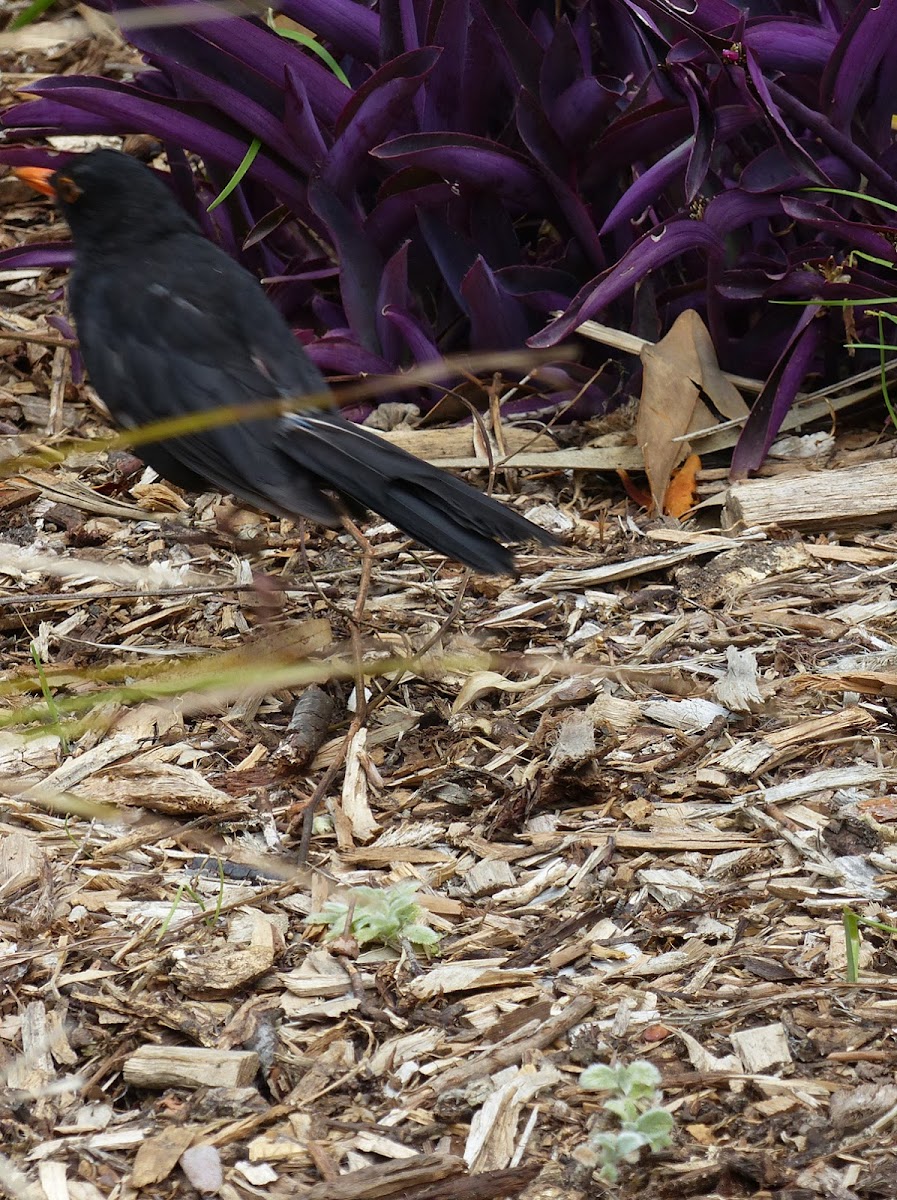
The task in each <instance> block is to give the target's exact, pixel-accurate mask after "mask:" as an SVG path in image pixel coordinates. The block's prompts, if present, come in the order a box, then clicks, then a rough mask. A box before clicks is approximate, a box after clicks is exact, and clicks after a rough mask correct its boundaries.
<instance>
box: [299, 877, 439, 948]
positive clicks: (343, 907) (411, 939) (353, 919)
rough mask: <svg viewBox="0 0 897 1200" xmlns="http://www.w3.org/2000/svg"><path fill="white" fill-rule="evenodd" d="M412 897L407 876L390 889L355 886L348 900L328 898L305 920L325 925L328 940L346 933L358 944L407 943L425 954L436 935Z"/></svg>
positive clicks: (414, 887)
mask: <svg viewBox="0 0 897 1200" xmlns="http://www.w3.org/2000/svg"><path fill="white" fill-rule="evenodd" d="M416 897H417V885H416V884H415V883H414V881H413V880H410V879H409V880H405V881H403V882H402V883H397V884H395V885H394V886H393V887H390V888H372V887H357V888H353V889H352V891H351V893H350V896H349V900H348V901H346V900H328V901H327V903H326V904H325V905H324V907H323V908H322V909H321V911H320V912H318V913H312V914H311V916H309V917H306V923H307V924H309V925H328V926H329V927H330V928H329V929H328V930H327V933H326V934H325V937H324V940H325V941H328V942H332V941H334V940H335V939H336V938H339V937H344V936H346V935H347V934H348V935H350V936H351V937H353V938H354V939H355V941H356V942H358V944H359V946H365V945H367V944H368V943H370V942H380V943H381V944H382V945H384V946H392V947H394V948H398V947H400V946H401V945H402V944H403V943H406V942H408V943H410V944H411V945H412V946H418V947H421V948H422V949H423V950H425V951H426V952H427V953H429V950H430V948H431V947H432V946H435V944H436V943H437V942H438V941H439V934H438V933H436V931H435V930H434V929H430V927H429V926H428V925H426V924H425V923H424V913H423V910H422V909H421V907H420V905H419V904H418V903H417V899H416Z"/></svg>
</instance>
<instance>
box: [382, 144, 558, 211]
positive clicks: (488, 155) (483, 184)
mask: <svg viewBox="0 0 897 1200" xmlns="http://www.w3.org/2000/svg"><path fill="white" fill-rule="evenodd" d="M371 154H372V155H373V156H374V158H379V159H383V160H384V161H385V162H392V163H397V164H402V165H405V166H417V167H428V168H429V169H430V170H431V171H436V172H437V173H438V174H440V175H443V176H445V177H446V178H447V179H449V180H452V179H455V180H458V181H459V182H460V183H463V184H466V185H468V186H470V187H473V188H478V189H479V188H482V189H485V190H489V189H491V190H493V191H495V192H497V193H498V194H499V195H500V196H501V197H502V198H503V199H504V200H506V201H507V202H508V203H509V204H512V205H514V206H515V207H517V208H519V209H521V210H524V211H525V210H527V209H530V208H532V207H537V208H538V207H540V206H541V207H544V205H545V203H546V200H547V189H546V187H545V184H544V182H543V181H542V180H541V179H540V178H539V176H538V175H537V174H536V172H535V171H534V170H533V169H532V167H530V166H529V164H528V163H527V162H526V160H525V159H524V158H523V157H522V156H520V155H518V154H515V153H513V152H512V151H510V150H506V149H505V148H503V147H502V146H500V145H499V144H498V143H497V142H491V141H488V140H487V139H486V138H479V137H471V136H469V135H464V134H451V133H411V134H408V135H407V136H405V137H398V138H395V139H393V140H392V141H389V142H384V143H383V144H382V145H380V146H377V147H375V148H374V149H373V150H372V151H371Z"/></svg>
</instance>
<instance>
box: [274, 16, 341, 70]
mask: <svg viewBox="0 0 897 1200" xmlns="http://www.w3.org/2000/svg"><path fill="white" fill-rule="evenodd" d="M268 28H269V29H273V30H274V32H275V33H276V34H277V36H278V37H282V38H289V40H290V41H291V42H298V43H299V45H300V46H304V47H305V48H306V50H311V52H312V54H317V56H318V58H320V59H321V61H322V62H324V63H326V64H327V66H328V67H329V68H330V70H331V71H332V72H333V74H334V75H335V76H336V77H337V79H338V80H339V81H340V83H344V84H345V85H346V87H347V88H351V86H352V85H351V84H350V83H349V80H348V78H347V77H346V72H345V71H344V70H343V68H342V67H341V66H340V65H339V63H338V62H337V61H336V59H335V58H334V57H333V55H332V54H331V53H330V51H329V50H328V49H327V48H326V46H322V45H321V43H320V42H319V41H318V40H317V39H316V38H313V37H311V36H310V35H309V34H307V33H300V32H299V30H298V29H280V28H279V27H278V26H277V25H275V24H274V12H273V10H272V9H270V8H269V9H268Z"/></svg>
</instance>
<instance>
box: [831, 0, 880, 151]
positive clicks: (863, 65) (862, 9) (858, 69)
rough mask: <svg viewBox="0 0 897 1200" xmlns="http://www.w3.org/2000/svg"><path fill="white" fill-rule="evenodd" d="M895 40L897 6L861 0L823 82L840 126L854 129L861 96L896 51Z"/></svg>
mask: <svg viewBox="0 0 897 1200" xmlns="http://www.w3.org/2000/svg"><path fill="white" fill-rule="evenodd" d="M895 43H897V5H894V4H893V3H889V2H888V0H859V3H855V4H854V6H853V11H852V13H851V14H850V17H849V19H848V20H847V22H846V23H845V25H844V28H843V30H842V31H841V36H840V37H839V39H838V44H837V46H835V49H834V52H833V54H832V56H831V58H830V59H829V63H828V66H827V68H826V70H825V73H824V74H823V76H822V82H821V85H820V87H821V94H822V96H823V99H824V102H825V104H826V105H827V107H828V110H829V112H828V115H829V117H830V118H831V121H832V124H833V125H834V126H835V128H836V129H841V130H844V131H845V132H847V131H848V130H849V129H850V123H851V121H852V120H853V115H854V112H855V111H856V107H857V104H858V102H859V99H860V97H861V96H862V94H863V92H864V91H865V90H866V88H868V87H869V86H870V84H871V81H872V78H873V76H874V75H875V72H876V71H877V70H878V67H879V64H880V63H881V62H882V61H883V60H884V59H885V58H886V57H887V56H889V55H892V54H893V53H894V47H895Z"/></svg>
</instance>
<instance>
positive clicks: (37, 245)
mask: <svg viewBox="0 0 897 1200" xmlns="http://www.w3.org/2000/svg"><path fill="white" fill-rule="evenodd" d="M74 261H75V251H74V249H73V247H72V246H71V245H70V244H67V243H65V242H31V243H30V244H29V245H27V246H12V247H10V249H9V250H0V267H2V268H3V270H4V271H14V270H19V269H21V270H26V269H28V268H35V267H56V268H59V269H64V268H66V267H70V266H71V265H72V263H73V262H74ZM2 336H3V334H2V333H0V337H2Z"/></svg>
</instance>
